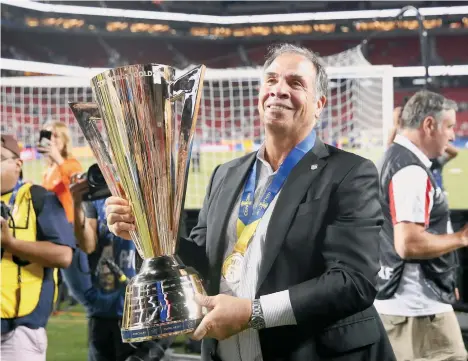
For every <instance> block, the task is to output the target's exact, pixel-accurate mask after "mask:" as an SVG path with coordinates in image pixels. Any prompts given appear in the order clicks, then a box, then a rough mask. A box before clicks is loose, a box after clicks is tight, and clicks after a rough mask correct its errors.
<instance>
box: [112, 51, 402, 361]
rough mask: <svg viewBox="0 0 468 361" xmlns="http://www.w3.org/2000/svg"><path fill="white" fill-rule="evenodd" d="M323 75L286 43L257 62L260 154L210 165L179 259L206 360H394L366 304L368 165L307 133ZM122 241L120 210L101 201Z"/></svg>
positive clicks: (319, 106) (372, 253)
mask: <svg viewBox="0 0 468 361" xmlns="http://www.w3.org/2000/svg"><path fill="white" fill-rule="evenodd" d="M327 84H328V80H327V75H326V73H325V69H324V67H323V65H322V64H321V63H320V61H319V59H318V58H317V57H316V55H315V54H314V53H312V52H310V51H309V50H307V49H305V48H300V47H297V46H294V45H290V44H285V45H280V46H278V47H275V48H273V49H272V50H271V51H270V53H269V55H268V58H267V60H266V63H265V66H264V74H263V80H262V85H261V89H260V94H259V102H258V108H259V112H260V117H261V119H262V121H263V124H264V126H265V134H266V139H265V142H264V144H263V145H262V146H261V148H260V149H259V151H258V152H254V153H251V154H248V155H246V156H244V157H242V158H239V159H236V160H233V161H231V162H229V163H226V164H223V165H221V166H219V167H217V168H216V169H215V170H214V172H213V175H212V177H211V181H210V183H209V186H208V189H207V193H206V197H205V201H204V204H203V208H202V209H201V211H200V215H199V219H198V224H197V226H196V227H195V228H194V229H193V231H192V233H191V234H190V236H189V237H188V238H187V239H181V241H180V247H179V251H178V254H179V255H180V257H181V258H182V260H183V261H184V263H186V264H187V265H190V266H193V267H195V268H196V269H197V270H198V271H200V272H201V273H202V274H203V276H204V278H205V279H206V280H208V283H209V284H208V287H207V291H208V293H209V294H210V295H212V296H199V297H198V299H197V301H198V302H199V303H200V304H202V305H204V306H206V307H207V308H208V310H209V313H208V314H207V315H206V316H205V318H204V319H203V321H202V322H201V324H200V325H199V327H198V328H197V330H196V331H195V332H194V334H193V337H194V338H195V339H204V342H203V347H202V358H203V360H223V361H229V360H235V361H240V360H244V361H250V360H256V361H258V360H291V361H292V360H338V359H340V360H347V361H358V360H359V361H361V360H362V361H364V360H366V361H373V360H375V361H387V360H394V355H393V351H392V349H391V346H390V343H389V341H388V339H387V336H386V334H385V330H384V328H383V325H382V323H381V321H380V319H379V316H378V314H377V312H376V311H375V309H374V307H373V306H372V303H373V301H374V297H375V294H376V292H377V291H376V288H375V285H376V277H377V272H378V270H379V259H378V244H379V232H380V229H381V223H382V219H383V216H382V212H381V207H380V204H379V195H378V175H377V170H376V168H375V166H374V165H373V164H372V162H370V161H368V160H366V159H364V158H361V157H359V156H357V155H354V154H351V153H347V152H344V151H341V150H339V149H336V148H334V147H331V146H328V145H325V144H324V143H323V142H322V141H321V140H320V139H319V138H318V136H317V134H316V132H315V130H314V128H315V125H316V124H317V121H318V119H319V116H320V113H321V112H322V110H323V107H324V105H325V102H326V97H325V95H326V94H327ZM106 211H107V222H108V225H109V227H110V229H111V231H112V232H114V233H115V234H117V235H120V236H121V237H123V238H130V236H129V233H128V231H129V230H131V229H134V224H133V222H132V219H133V218H132V214H131V213H130V207H129V206H128V203H127V202H126V201H125V200H123V199H120V198H115V197H113V198H109V199H108V201H107V209H106Z"/></svg>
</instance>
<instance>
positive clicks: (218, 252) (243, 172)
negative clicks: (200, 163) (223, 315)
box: [208, 152, 257, 294]
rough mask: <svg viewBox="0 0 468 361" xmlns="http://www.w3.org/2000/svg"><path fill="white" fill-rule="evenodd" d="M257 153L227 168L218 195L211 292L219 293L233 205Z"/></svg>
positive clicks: (210, 248) (211, 246) (211, 249)
mask: <svg viewBox="0 0 468 361" xmlns="http://www.w3.org/2000/svg"><path fill="white" fill-rule="evenodd" d="M256 154H257V153H256V152H254V153H252V154H249V155H247V156H246V157H244V158H243V159H240V160H239V162H237V163H236V164H234V165H233V166H231V167H230V168H229V169H228V170H227V172H226V176H225V177H224V181H223V184H222V186H221V190H220V193H219V196H218V197H217V202H218V203H217V204H215V205H214V209H216V221H215V222H214V223H213V225H212V232H211V236H210V242H209V245H208V257H209V260H210V263H211V264H212V268H211V269H212V270H213V271H214V272H216V273H217V274H213V275H212V277H211V279H212V281H213V282H212V284H210V291H211V292H210V293H211V294H217V293H218V292H219V280H220V277H221V266H222V262H223V256H224V252H225V248H226V229H227V226H228V221H229V218H230V217H231V215H232V212H237V210H235V209H233V207H234V204H235V202H236V200H237V197H238V195H239V192H240V191H241V189H242V186H243V185H244V183H245V179H246V177H247V174H248V171H249V170H250V168H251V167H252V164H253V162H254V161H255V159H256Z"/></svg>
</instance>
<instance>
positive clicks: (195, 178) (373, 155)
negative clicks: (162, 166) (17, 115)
mask: <svg viewBox="0 0 468 361" xmlns="http://www.w3.org/2000/svg"><path fill="white" fill-rule="evenodd" d="M358 153H359V154H360V155H362V156H364V157H366V158H369V159H371V160H373V161H376V160H378V159H379V158H380V156H381V153H380V152H375V151H359V152H358ZM242 155H244V153H242V152H223V153H203V154H202V157H201V171H200V172H199V173H194V172H192V171H190V175H189V179H188V186H187V195H186V199H185V208H186V209H197V208H200V207H201V205H202V203H203V197H204V196H205V190H206V186H207V182H208V181H209V179H210V176H211V172H212V171H213V169H214V168H215V167H216V166H217V165H218V164H221V163H224V162H227V161H229V160H231V159H233V158H235V157H238V156H242ZM79 160H80V162H81V164H82V165H83V168H84V169H87V168H88V167H89V166H90V165H91V164H92V163H94V159H92V158H81V159H79ZM43 169H44V164H43V161H41V160H34V161H26V162H25V164H24V177H25V179H27V180H32V181H34V182H36V183H39V184H40V183H41V181H42V172H43ZM444 182H445V186H446V188H447V191H448V197H449V203H450V208H451V209H468V191H467V184H468V149H462V150H460V154H459V156H458V157H457V158H455V159H454V160H453V161H451V162H450V163H448V164H447V166H446V167H445V169H444ZM463 185H464V186H463Z"/></svg>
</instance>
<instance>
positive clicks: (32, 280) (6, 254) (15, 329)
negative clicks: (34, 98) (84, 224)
mask: <svg viewBox="0 0 468 361" xmlns="http://www.w3.org/2000/svg"><path fill="white" fill-rule="evenodd" d="M1 141H2V146H1V163H2V165H1V190H2V195H1V201H2V203H1V205H2V217H1V232H2V234H1V240H2V243H1V285H0V291H1V299H2V307H1V332H2V336H1V359H2V360H4V361H17V360H28V361H45V359H46V349H47V334H46V331H45V326H46V324H47V321H48V318H49V315H50V313H51V310H52V305H53V302H54V297H56V290H57V270H56V269H57V268H66V267H68V266H69V265H70V263H71V260H72V250H73V248H74V241H73V238H74V237H73V231H72V227H71V226H70V223H69V222H68V221H67V218H66V216H65V212H64V209H63V207H62V205H61V204H60V202H59V200H58V199H57V197H56V196H55V194H53V193H51V192H48V191H47V190H46V189H44V188H43V187H41V186H37V185H32V184H30V183H24V182H23V180H22V178H23V177H22V165H23V163H22V161H21V158H20V147H19V145H18V143H17V141H16V139H15V138H14V137H13V136H11V135H2V136H1Z"/></svg>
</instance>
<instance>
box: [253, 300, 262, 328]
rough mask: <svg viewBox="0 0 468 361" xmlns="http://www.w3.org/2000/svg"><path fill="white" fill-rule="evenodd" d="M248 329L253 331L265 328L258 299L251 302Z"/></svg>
mask: <svg viewBox="0 0 468 361" xmlns="http://www.w3.org/2000/svg"><path fill="white" fill-rule="evenodd" d="M249 327H250V328H253V329H255V330H261V329H262V328H265V318H264V317H263V310H262V305H261V304H260V300H258V299H256V300H253V301H252V316H250V320H249Z"/></svg>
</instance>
